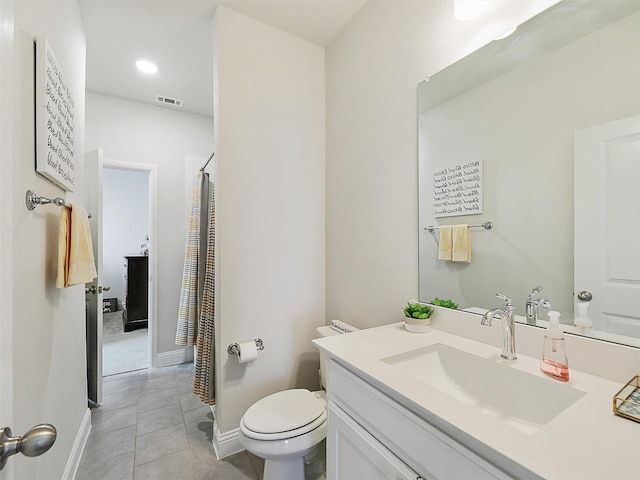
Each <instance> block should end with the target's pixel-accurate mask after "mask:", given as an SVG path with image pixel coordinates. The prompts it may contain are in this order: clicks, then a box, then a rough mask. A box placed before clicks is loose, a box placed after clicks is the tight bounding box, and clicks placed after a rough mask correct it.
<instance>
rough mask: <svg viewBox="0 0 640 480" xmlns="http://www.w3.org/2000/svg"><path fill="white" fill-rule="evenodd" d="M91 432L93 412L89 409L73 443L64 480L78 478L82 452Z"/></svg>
mask: <svg viewBox="0 0 640 480" xmlns="http://www.w3.org/2000/svg"><path fill="white" fill-rule="evenodd" d="M90 432H91V410H90V409H88V408H87V411H86V412H85V414H84V418H83V419H82V423H81V424H80V429H79V430H78V433H77V434H76V440H75V441H74V442H73V447H72V448H71V453H70V454H69V458H68V459H67V465H66V467H65V468H64V473H63V474H62V480H73V479H74V478H76V472H77V471H78V466H79V465H80V459H81V458H82V452H84V446H85V445H86V444H87V439H88V438H89V433H90Z"/></svg>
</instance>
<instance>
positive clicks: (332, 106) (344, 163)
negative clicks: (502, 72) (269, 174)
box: [326, 0, 555, 327]
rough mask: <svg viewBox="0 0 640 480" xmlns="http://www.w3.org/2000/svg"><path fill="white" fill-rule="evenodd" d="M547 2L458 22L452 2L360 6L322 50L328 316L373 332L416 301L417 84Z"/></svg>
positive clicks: (376, 0) (383, 0)
mask: <svg viewBox="0 0 640 480" xmlns="http://www.w3.org/2000/svg"><path fill="white" fill-rule="evenodd" d="M552 3H555V0H547V1H543V0H520V1H518V2H508V3H505V5H501V6H499V7H496V9H495V10H494V11H493V12H490V13H489V14H488V15H487V16H486V17H483V18H482V19H479V20H474V21H471V22H466V23H463V22H457V21H455V20H454V19H453V1H451V0H431V1H428V2H427V1H419V0H415V1H411V0H405V1H401V2H396V1H389V0H369V2H367V4H365V6H364V7H363V8H362V10H360V12H359V13H358V15H357V16H356V17H355V18H354V20H353V21H352V22H351V23H350V24H349V25H348V26H347V27H346V28H345V29H344V30H343V31H342V32H341V34H340V35H339V37H338V38H337V39H336V40H335V41H334V42H333V43H332V44H331V45H330V46H329V48H328V49H327V104H326V106H327V207H326V208H327V318H340V319H342V320H344V321H346V322H349V323H352V324H354V325H356V326H358V327H371V326H375V325H381V324H384V323H389V322H392V321H397V320H400V319H401V318H402V307H403V306H404V304H405V303H406V301H407V300H408V299H415V298H417V295H418V223H417V219H418V190H417V189H418V181H417V107H416V86H417V84H418V83H419V82H421V81H422V80H424V78H425V77H426V76H428V75H433V74H434V73H435V72H437V71H439V70H441V69H442V68H444V67H446V66H447V65H449V64H451V63H453V62H454V61H456V60H458V59H459V58H461V57H463V56H464V55H466V54H467V53H469V52H471V51H473V50H474V49H476V48H478V47H480V46H482V45H483V44H486V43H487V42H488V41H490V40H492V39H493V38H495V37H496V36H498V35H499V34H501V33H504V32H505V31H506V30H507V29H508V28H507V27H508V26H510V25H513V24H517V23H521V22H522V21H524V20H526V19H527V18H529V17H530V16H532V15H533V14H534V13H535V12H538V11H541V10H542V9H544V8H545V7H546V6H549V5H550V4H552Z"/></svg>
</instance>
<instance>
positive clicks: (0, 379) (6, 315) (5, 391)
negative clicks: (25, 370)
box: [0, 0, 15, 480]
mask: <svg viewBox="0 0 640 480" xmlns="http://www.w3.org/2000/svg"><path fill="white" fill-rule="evenodd" d="M10 6H11V5H10V3H8V2H7V1H6V0H0V169H1V170H2V175H0V205H2V206H3V207H2V208H0V225H11V224H12V222H13V214H12V212H13V210H12V209H13V208H14V206H13V199H12V195H11V193H12V189H11V177H12V175H11V172H12V162H13V143H12V142H13V135H12V131H11V122H12V115H13V103H12V102H13V100H12V98H13V90H12V88H11V87H12V80H11V71H12V70H11V68H10V65H11V62H12V55H13V31H12V28H11V26H12V25H13V15H12V12H11V10H10ZM12 255H13V248H12V232H11V230H9V231H8V230H7V229H2V230H0V305H2V308H0V428H2V427H12V426H14V425H15V423H14V418H13V342H12V340H11V339H12V336H13V334H12V327H13V279H12V263H13V259H12ZM11 463H12V462H11V461H9V462H8V463H7V465H6V466H5V468H4V469H3V470H2V474H1V475H2V479H3V480H13V478H14V476H13V469H12V467H11Z"/></svg>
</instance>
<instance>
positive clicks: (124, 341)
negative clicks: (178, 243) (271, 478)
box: [102, 160, 156, 377]
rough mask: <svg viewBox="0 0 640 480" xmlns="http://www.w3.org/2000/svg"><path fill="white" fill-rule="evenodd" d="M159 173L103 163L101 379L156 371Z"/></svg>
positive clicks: (145, 167)
mask: <svg viewBox="0 0 640 480" xmlns="http://www.w3.org/2000/svg"><path fill="white" fill-rule="evenodd" d="M155 171H156V167H155V166H151V165H142V164H133V163H127V162H116V161H109V160H105V161H104V170H103V177H102V179H103V185H102V189H103V214H102V219H103V220H102V221H103V228H102V247H103V260H102V272H103V273H102V277H103V282H104V284H105V285H107V286H109V287H111V288H110V289H109V290H108V291H107V292H105V293H104V296H103V330H102V331H103V336H102V341H103V345H102V376H103V377H107V376H111V375H116V374H119V373H125V372H130V371H134V370H141V369H145V368H149V367H151V366H153V355H154V346H155V342H154V341H153V333H154V331H155V328H154V324H153V319H154V317H155V315H154V311H155V310H154V305H155V303H156V302H155V297H154V293H155V292H154V288H153V286H152V285H153V282H152V278H153V271H154V261H153V260H154V258H155V255H154V249H153V240H154V238H155V234H154V230H155V222H154V218H155V213H154V212H155V208H156V207H155V197H156V193H155V187H154V184H155V181H156V180H155Z"/></svg>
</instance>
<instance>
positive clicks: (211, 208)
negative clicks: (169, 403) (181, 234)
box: [176, 171, 215, 405]
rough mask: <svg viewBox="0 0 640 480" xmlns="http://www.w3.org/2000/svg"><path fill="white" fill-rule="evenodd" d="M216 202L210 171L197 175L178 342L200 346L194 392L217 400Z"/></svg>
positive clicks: (210, 401)
mask: <svg viewBox="0 0 640 480" xmlns="http://www.w3.org/2000/svg"><path fill="white" fill-rule="evenodd" d="M214 212H215V203H214V190H213V184H212V183H211V182H210V181H209V174H207V173H204V172H201V171H200V172H198V173H197V174H196V176H195V178H194V183H193V190H192V196H191V213H190V215H189V225H188V231H187V244H186V249H185V259H184V269H183V275H182V288H181V291H180V303H179V306H178V324H177V328H176V344H177V345H180V346H186V347H191V346H193V345H195V346H196V360H195V365H194V381H193V393H195V394H196V395H198V396H199V397H200V399H201V401H203V402H204V403H207V404H210V405H212V404H214V403H215V393H214V386H215V379H214V372H215V370H214V365H213V362H214V341H213V339H214V287H215V275H214V271H215V250H214V247H215V228H214V227H215V215H214Z"/></svg>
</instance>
